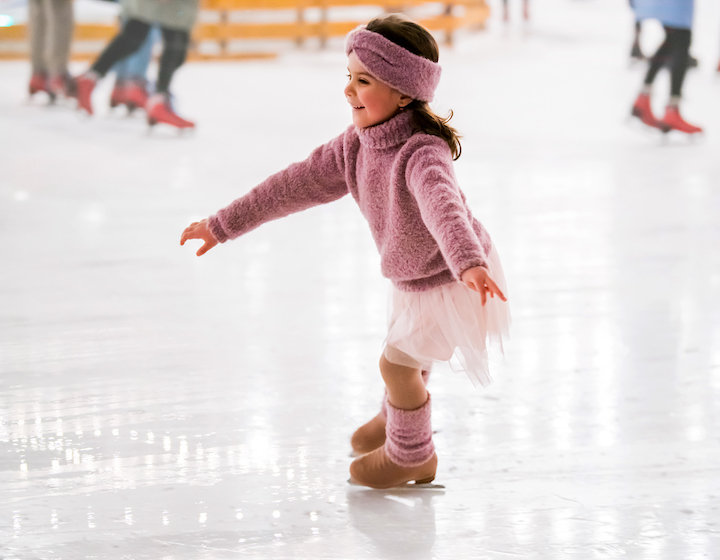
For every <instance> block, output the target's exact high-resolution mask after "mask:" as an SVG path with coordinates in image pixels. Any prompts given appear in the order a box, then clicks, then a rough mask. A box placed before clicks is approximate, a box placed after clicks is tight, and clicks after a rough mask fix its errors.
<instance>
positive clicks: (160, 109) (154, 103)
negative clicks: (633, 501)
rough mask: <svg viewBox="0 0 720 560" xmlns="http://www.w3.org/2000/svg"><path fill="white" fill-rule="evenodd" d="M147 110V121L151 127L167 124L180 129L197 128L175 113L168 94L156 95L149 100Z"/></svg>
mask: <svg viewBox="0 0 720 560" xmlns="http://www.w3.org/2000/svg"><path fill="white" fill-rule="evenodd" d="M145 109H146V111H147V120H148V124H149V125H150V126H154V125H156V124H158V123H165V124H169V125H170V126H174V127H177V128H180V129H183V128H195V123H193V122H191V121H186V120H185V119H183V118H182V117H179V116H178V115H176V114H175V111H173V109H172V107H171V105H170V96H169V95H168V94H165V93H156V94H155V95H153V96H152V97H151V98H150V99H148V100H147V104H146V106H145Z"/></svg>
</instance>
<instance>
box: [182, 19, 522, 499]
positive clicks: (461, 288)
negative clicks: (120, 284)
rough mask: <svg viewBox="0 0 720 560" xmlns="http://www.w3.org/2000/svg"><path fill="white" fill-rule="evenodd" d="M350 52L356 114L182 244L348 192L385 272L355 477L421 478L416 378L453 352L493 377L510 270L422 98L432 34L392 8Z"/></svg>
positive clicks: (223, 236)
mask: <svg viewBox="0 0 720 560" xmlns="http://www.w3.org/2000/svg"><path fill="white" fill-rule="evenodd" d="M346 53H347V55H348V72H349V76H348V83H347V86H346V87H345V91H344V93H345V97H346V100H347V102H348V103H349V104H350V106H351V107H352V120H353V125H352V126H350V127H349V128H348V129H347V130H346V131H345V132H344V133H343V134H341V135H340V136H338V137H337V138H335V139H333V140H331V141H330V142H328V143H327V144H324V145H322V146H320V147H318V148H316V149H315V150H314V151H313V152H312V153H311V154H310V156H309V157H308V158H307V159H306V160H305V161H302V162H299V163H294V164H292V165H290V166H289V167H288V168H286V169H285V170H283V171H280V172H279V173H276V174H275V175H272V176H271V177H269V178H268V179H266V180H265V181H264V182H262V183H261V184H260V185H258V186H257V187H255V188H254V189H253V190H251V191H250V192H249V193H248V194H247V195H245V196H243V197H241V198H239V199H237V200H236V201H235V202H233V203H232V204H230V205H229V206H227V207H226V208H224V209H222V210H220V211H218V212H217V213H216V214H215V215H213V216H211V217H209V218H207V219H205V220H202V221H200V222H196V223H193V224H191V225H190V226H189V227H188V228H187V229H185V231H184V232H183V234H182V237H181V240H180V243H181V244H184V243H185V242H186V241H187V240H188V239H201V240H203V241H204V244H203V245H202V247H200V249H199V250H198V252H197V254H198V255H202V254H204V253H205V252H207V251H208V250H209V249H211V248H212V247H214V246H215V245H217V244H218V243H222V242H225V241H227V240H228V239H234V238H236V237H239V236H241V235H244V234H246V233H248V232H250V231H251V230H253V229H255V228H256V227H258V226H260V225H261V224H263V223H265V222H268V221H270V220H273V219H277V218H281V217H283V216H287V215H288V214H291V213H294V212H299V211H301V210H304V209H306V208H310V207H312V206H316V205H319V204H324V203H328V202H332V201H334V200H337V199H339V198H341V197H343V196H345V195H347V194H350V195H351V196H352V197H353V198H354V199H355V201H356V202H357V204H358V206H359V208H360V211H361V212H362V214H363V215H364V217H365V218H366V219H367V221H368V224H369V226H370V231H371V233H372V235H373V238H374V239H375V242H376V244H377V247H378V250H379V252H380V257H381V270H382V273H383V275H384V276H386V277H387V278H389V279H390V280H391V281H392V309H391V313H390V316H391V319H390V324H389V330H388V335H387V338H386V340H385V347H384V350H383V353H382V356H381V358H380V372H381V374H382V377H383V380H384V381H385V386H386V398H385V402H384V404H383V410H382V411H381V412H380V414H378V415H377V416H376V417H375V418H373V419H372V420H371V421H370V422H368V423H367V424H366V425H365V426H363V427H361V428H360V429H359V430H358V431H357V432H356V433H355V435H354V436H353V438H352V444H353V445H354V446H355V448H356V451H357V452H359V453H363V454H362V456H360V457H358V458H357V459H355V460H354V461H353V463H352V464H351V466H350V473H351V477H352V479H353V480H354V481H355V482H357V483H359V484H363V485H366V486H371V487H374V488H389V487H393V486H398V485H401V484H405V483H407V482H411V481H415V482H417V483H422V482H430V481H432V480H433V479H434V478H435V472H436V468H437V456H436V454H435V448H434V445H433V441H432V428H431V424H430V411H431V399H430V395H429V393H428V392H427V389H426V388H425V383H424V377H427V373H426V372H428V371H429V369H430V367H431V366H432V364H433V363H434V362H436V361H447V360H449V359H450V358H451V357H453V355H454V356H455V357H456V358H457V359H458V360H459V362H460V363H461V364H462V366H463V368H464V369H465V371H466V372H467V373H468V375H469V376H470V378H471V379H472V380H473V381H474V382H476V383H479V384H482V385H485V384H487V383H488V382H489V381H490V377H489V373H488V367H487V349H486V347H487V343H488V340H489V339H500V341H501V339H502V336H503V335H505V334H506V333H507V330H508V326H509V322H510V317H509V311H508V307H507V304H506V303H505V302H506V298H505V295H504V293H505V291H506V288H505V281H504V276H503V271H502V267H501V265H500V261H499V259H498V255H497V252H496V250H495V248H494V247H493V244H492V242H491V240H490V236H489V235H488V233H487V231H486V230H485V228H484V227H483V226H482V225H481V224H480V223H479V222H478V221H477V220H476V219H475V218H473V216H472V213H471V211H470V209H469V208H468V206H467V203H466V201H465V197H464V195H463V193H462V192H461V191H460V189H459V187H458V185H457V182H456V179H455V175H454V171H453V159H454V158H455V159H457V157H459V155H460V144H459V141H458V135H457V133H456V132H455V130H454V129H453V128H451V127H450V126H449V125H448V124H447V120H449V119H442V118H440V117H438V116H437V115H435V114H434V113H433V112H432V110H431V109H430V107H429V105H428V103H429V102H430V101H431V100H432V98H433V95H434V92H435V88H436V87H437V85H438V82H439V79H440V66H439V65H438V63H437V61H438V47H437V44H436V42H435V40H434V39H433V37H432V36H431V35H430V33H429V32H428V31H427V30H425V29H424V28H423V27H421V26H419V25H418V24H416V23H414V22H411V21H409V20H407V19H405V18H403V17H401V16H398V15H389V16H385V17H381V18H377V19H374V20H372V21H371V22H370V23H368V25H367V26H366V27H360V28H358V29H356V30H355V31H353V32H351V33H350V34H349V35H348V38H347V42H346ZM424 372H425V374H424Z"/></svg>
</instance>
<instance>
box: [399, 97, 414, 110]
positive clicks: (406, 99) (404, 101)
mask: <svg viewBox="0 0 720 560" xmlns="http://www.w3.org/2000/svg"><path fill="white" fill-rule="evenodd" d="M410 103H412V97H408V96H407V95H401V96H400V101H398V107H400V108H401V109H404V108H405V107H407V106H408V105H410Z"/></svg>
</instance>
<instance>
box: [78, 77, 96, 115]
mask: <svg viewBox="0 0 720 560" xmlns="http://www.w3.org/2000/svg"><path fill="white" fill-rule="evenodd" d="M95 81H96V80H95V79H94V78H93V77H91V76H88V75H87V74H83V75H82V76H78V77H77V78H75V85H76V87H77V100H78V109H85V111H87V113H88V115H92V114H93V108H92V92H93V90H94V89H95Z"/></svg>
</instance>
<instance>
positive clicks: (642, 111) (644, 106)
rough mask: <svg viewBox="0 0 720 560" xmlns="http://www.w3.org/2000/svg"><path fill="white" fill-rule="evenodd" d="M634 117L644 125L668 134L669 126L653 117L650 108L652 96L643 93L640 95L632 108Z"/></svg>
mask: <svg viewBox="0 0 720 560" xmlns="http://www.w3.org/2000/svg"><path fill="white" fill-rule="evenodd" d="M631 114H632V116H633V117H637V118H638V119H640V120H641V121H642V122H643V123H645V124H646V125H648V126H651V127H653V128H659V129H660V130H662V131H663V132H667V126H666V125H664V124H663V123H661V122H660V121H659V120H657V119H656V118H655V115H653V112H652V107H651V106H650V95H648V94H647V93H641V94H640V95H638V97H637V99H636V100H635V103H634V104H633V107H632V112H631Z"/></svg>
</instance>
